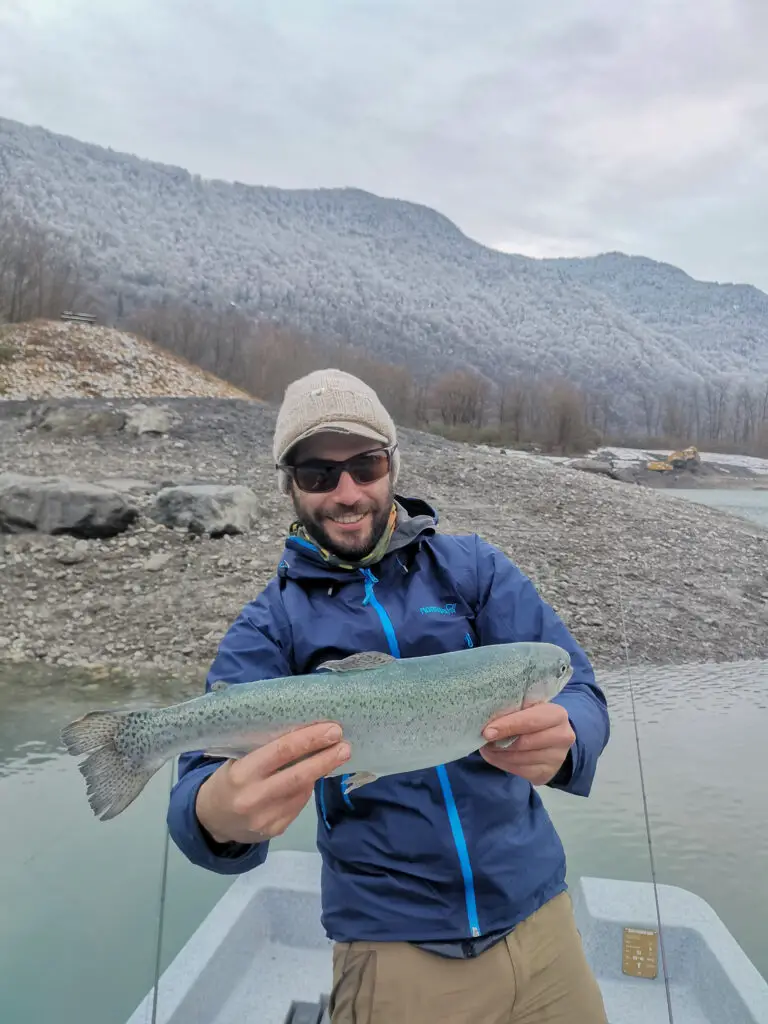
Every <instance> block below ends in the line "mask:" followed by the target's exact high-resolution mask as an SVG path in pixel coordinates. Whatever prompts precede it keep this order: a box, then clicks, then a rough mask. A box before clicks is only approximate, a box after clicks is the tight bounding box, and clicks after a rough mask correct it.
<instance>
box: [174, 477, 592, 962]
mask: <svg viewBox="0 0 768 1024" xmlns="http://www.w3.org/2000/svg"><path fill="white" fill-rule="evenodd" d="M397 500H398V502H399V505H400V522H399V525H398V527H397V529H396V531H395V534H394V535H393V538H392V542H391V543H390V547H389V549H388V552H387V554H386V555H385V556H384V558H383V559H382V560H381V561H380V562H379V563H378V564H377V565H375V566H374V567H373V571H372V570H371V569H365V570H354V571H350V570H344V569H339V568H335V567H334V566H332V565H329V564H327V563H326V562H325V561H324V560H323V558H322V557H321V556H320V555H319V554H318V553H317V552H316V550H315V549H314V548H313V547H312V546H311V545H308V544H307V543H306V542H302V541H301V540H299V539H297V538H288V540H287V541H286V544H285V548H284V552H283V557H282V560H281V562H280V564H279V567H278V570H277V573H276V575H275V577H274V578H273V579H271V580H270V582H269V583H268V584H267V586H266V587H265V589H264V590H263V591H262V593H261V594H259V595H258V597H256V599H255V600H253V601H251V602H249V603H248V604H247V605H246V606H245V607H244V608H243V610H242V612H241V613H240V615H239V616H238V618H237V619H236V620H235V622H234V623H233V625H232V626H231V627H230V629H229V630H228V632H227V633H226V635H225V636H224V638H223V640H222V642H221V645H220V647H219V650H218V653H217V656H216V658H215V660H214V662H213V664H212V666H211V669H210V672H209V674H208V678H207V682H206V688H208V687H210V685H211V684H212V683H213V682H215V681H216V680H218V679H225V680H227V681H228V682H234V683H237V682H246V681H248V680H253V679H259V678H270V677H275V676H285V675H290V674H296V673H307V672H312V671H314V670H315V669H316V668H317V667H318V665H319V664H320V663H321V662H323V661H326V660H328V659H331V658H344V657H347V656H348V655H350V654H354V653H356V652H358V651H366V650H370V651H384V652H386V653H390V654H392V655H394V656H395V657H398V658H410V657H415V656H418V655H425V654H437V653H440V652H443V651H452V650H457V649H459V648H462V647H471V646H473V645H476V644H498V643H510V642H513V641H519V640H542V641H549V642H551V643H555V644H559V645H560V646H562V647H563V648H565V649H566V650H567V651H569V652H570V655H571V660H572V664H573V666H574V672H573V676H572V678H571V680H570V681H569V683H568V684H567V686H566V687H565V689H564V690H563V691H562V692H561V693H560V694H559V695H558V697H557V698H556V702H557V703H559V704H562V705H563V706H564V707H565V708H566V709H567V711H568V716H569V719H570V722H571V725H572V727H573V730H574V732H575V734H576V740H575V743H574V744H573V747H572V748H571V751H570V753H569V755H568V758H567V759H566V762H565V764H564V765H563V768H562V769H561V770H560V772H558V775H557V776H556V777H555V779H553V780H552V781H551V782H550V783H549V785H550V786H552V787H553V788H556V789H561V790H565V791H567V792H569V793H573V794H576V795H579V796H588V794H589V792H590V788H591V785H592V781H593V778H594V775H595V769H596V767H597V761H598V757H599V756H600V754H601V752H602V750H603V749H604V747H605V745H606V743H607V742H608V738H609V732H610V727H609V718H608V711H607V707H606V700H605V696H604V694H603V692H602V690H601V689H600V687H599V686H598V685H597V684H596V682H595V677H594V673H593V670H592V667H591V665H590V663H589V661H588V659H587V657H586V655H585V653H584V651H583V650H582V649H581V647H580V646H579V645H578V644H577V643H576V641H575V640H574V638H573V637H572V636H571V634H570V632H569V631H568V629H567V628H566V626H565V625H564V623H563V622H562V621H561V619H560V618H559V617H558V616H557V615H556V614H555V612H554V611H553V609H552V608H551V607H550V606H549V605H548V604H547V603H546V602H544V601H543V600H542V599H541V597H540V596H539V594H538V592H537V590H536V588H535V587H534V585H533V583H532V582H531V581H530V580H529V579H528V578H527V577H526V576H525V575H524V574H523V573H522V572H521V571H520V570H519V569H518V568H517V567H516V566H515V565H514V564H513V563H512V562H511V561H510V560H509V559H508V558H507V556H506V555H504V554H503V553H502V552H501V551H499V550H498V549H497V548H495V547H494V546H492V545H491V544H489V543H487V542H486V541H484V540H482V539H481V538H480V537H478V536H477V535H475V534H471V535H468V536H451V535H440V534H439V533H438V532H437V530H436V525H437V515H436V513H435V512H434V510H433V509H432V508H431V507H430V506H429V505H428V504H427V503H426V502H424V501H421V500H420V499H412V498H411V499H408V498H402V497H399V496H398V498H397ZM339 685H340V686H343V685H344V681H343V675H342V676H341V677H340V679H339ZM220 763H221V760H220V759H215V758H210V757H205V756H204V755H203V753H202V752H201V751H197V752H190V753H187V754H184V755H182V756H181V757H180V758H179V775H178V781H177V782H176V784H175V786H174V788H173V790H172V793H171V797H170V805H169V810H168V819H167V820H168V826H169V831H170V834H171V837H172V839H173V841H174V842H175V843H176V845H177V846H178V847H179V849H180V850H181V851H182V853H183V854H184V855H185V856H186V857H187V858H189V860H190V861H192V862H193V863H194V864H197V865H200V866H202V867H204V868H207V869H209V870H211V871H216V872H219V873H221V874H238V873H241V872H245V871H249V870H251V869H253V868H256V867H258V865H260V864H262V863H263V862H264V860H265V858H266V857H267V854H268V849H269V843H268V842H263V843H259V844H256V845H253V846H244V845H240V844H236V843H232V844H227V845H226V846H218V845H217V844H214V843H213V842H212V840H211V839H210V838H209V837H208V836H207V834H206V833H204V831H203V830H202V829H201V827H200V824H199V822H198V821H197V818H196V816H195V811H194V805H195V797H196V795H197V790H198V788H199V787H200V785H201V783H202V782H203V781H204V780H205V779H206V777H207V776H208V775H209V774H210V773H211V772H212V771H214V770H215V769H216V768H217V767H218V765H219V764H220ZM315 802H316V807H317V812H318V829H317V846H318V849H319V852H320V854H321V856H322V864H323V867H322V876H321V884H322V908H323V910H322V922H323V926H324V928H325V930H326V934H327V935H328V936H329V937H330V938H332V939H335V940H337V941H353V940H355V939H361V940H410V941H424V942H431V941H440V940H462V939H466V938H469V937H472V936H484V935H488V934H489V933H494V932H498V931H499V930H508V929H510V928H512V927H514V925H516V924H517V923H518V922H519V921H521V920H523V919H524V918H526V917H528V916H529V915H530V914H531V913H533V912H534V911H535V910H537V909H538V908H539V907H540V906H541V905H542V904H544V903H545V902H546V901H547V900H549V899H551V898H552V897H553V896H555V895H556V894H557V893H559V892H561V891H562V890H564V889H565V888H566V882H565V874H566V862H565V854H564V850H563V847H562V845H561V842H560V839H559V837H558V835H557V832H556V831H555V828H554V826H553V824H552V821H551V819H550V817H549V815H548V813H547V811H546V809H545V807H544V805H543V804H542V801H541V798H540V796H539V794H538V793H537V791H536V789H535V788H534V787H533V786H532V785H531V784H530V783H529V782H528V781H526V780H525V779H522V778H520V777H518V776H515V775H512V774H509V773H507V772H503V771H501V770H499V769H497V768H495V767H493V766H491V765H489V764H487V763H486V761H484V760H483V758H482V757H481V756H480V754H479V753H478V752H474V753H473V754H471V755H470V756H469V757H465V758H462V759H461V760H458V761H453V762H450V763H448V764H444V765H441V766H440V767H438V768H436V769H429V770H426V771H419V772H409V773H402V774H399V775H395V776H389V777H384V778H380V779H377V780H376V781H375V782H372V783H370V784H368V785H366V786H363V787H361V788H360V789H359V790H355V791H353V792H352V793H350V794H349V795H348V796H347V797H345V796H344V795H343V794H342V792H341V777H337V778H333V779H322V780H320V781H319V782H318V783H317V785H316V787H315Z"/></svg>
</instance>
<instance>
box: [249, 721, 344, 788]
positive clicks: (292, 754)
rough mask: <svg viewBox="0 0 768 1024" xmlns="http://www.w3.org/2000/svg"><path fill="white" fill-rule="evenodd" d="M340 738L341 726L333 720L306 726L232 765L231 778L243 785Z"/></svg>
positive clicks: (267, 775) (273, 741) (300, 759)
mask: <svg viewBox="0 0 768 1024" xmlns="http://www.w3.org/2000/svg"><path fill="white" fill-rule="evenodd" d="M340 739H341V728H340V727H339V726H338V725H336V724H335V723H333V722H319V723H317V724H314V725H307V726H302V727H301V728H300V729H294V730H292V731H291V732H288V733H286V734H285V735H284V736H280V737H278V738H277V739H275V740H272V741H270V742H269V743H266V744H265V745H264V746H263V747H259V748H258V750H253V751H251V753H250V754H247V755H246V756H245V757H243V758H240V759H239V760H238V761H236V762H234V764H232V766H231V768H230V778H231V779H232V781H233V783H234V784H235V785H239V786H241V785H245V784H247V783H248V782H249V781H251V780H252V779H256V778H259V779H265V778H268V777H269V776H270V775H272V774H273V773H274V772H276V771H278V770H279V769H280V768H283V767H284V766H285V765H289V764H292V763H295V762H297V761H302V760H303V759H304V758H308V757H310V756H311V755H312V754H315V753H317V752H318V751H322V750H325V749H327V748H329V747H331V746H333V745H335V744H337V743H338V742H339V740H340Z"/></svg>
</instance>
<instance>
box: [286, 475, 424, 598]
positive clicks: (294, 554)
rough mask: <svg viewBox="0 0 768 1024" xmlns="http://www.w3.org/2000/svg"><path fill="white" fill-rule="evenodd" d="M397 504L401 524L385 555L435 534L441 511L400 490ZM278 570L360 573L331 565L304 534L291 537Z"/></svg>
mask: <svg viewBox="0 0 768 1024" xmlns="http://www.w3.org/2000/svg"><path fill="white" fill-rule="evenodd" d="M395 505H396V506H397V525H396V526H395V529H394V532H393V534H392V537H391V539H390V542H389V547H388V548H387V551H386V554H385V555H384V558H388V557H389V556H390V555H392V554H394V553H395V552H397V551H402V550H404V549H405V548H407V547H409V546H410V545H411V544H418V543H420V541H421V540H422V539H423V538H424V537H431V536H433V535H434V534H435V532H436V528H437V522H438V514H437V511H436V510H435V509H434V508H433V507H432V506H431V505H430V504H429V503H428V502H426V501H424V500H423V499H422V498H406V497H403V496H402V495H399V494H396V495H395ZM277 574H278V576H283V577H289V578H291V579H302V578H303V579H331V580H335V581H342V580H346V579H350V578H353V577H354V576H355V575H356V574H357V570H350V569H344V568H342V567H340V566H336V565H330V564H329V563H328V562H326V561H325V559H324V558H323V556H322V555H321V554H320V552H319V551H318V550H317V548H315V547H314V545H312V544H309V543H307V541H305V540H302V539H301V538H300V537H288V538H287V540H286V542H285V546H284V548H283V554H282V558H281V560H280V564H279V565H278V568H277Z"/></svg>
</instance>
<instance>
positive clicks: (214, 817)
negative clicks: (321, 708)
mask: <svg viewBox="0 0 768 1024" xmlns="http://www.w3.org/2000/svg"><path fill="white" fill-rule="evenodd" d="M340 740H341V729H340V728H339V726H338V725H335V724H332V723H330V722H325V723H322V724H319V725H309V726H304V727H302V728H300V729H295V730H294V731H293V732H289V733H287V734H286V735H285V736H281V737H280V738H279V739H276V740H272V741H271V742H270V743H267V744H265V745H264V746H263V747H259V748H258V749H257V750H253V751H251V753H249V754H247V755H246V756H245V757H242V758H240V759H239V760H232V761H225V762H224V763H223V764H222V765H221V767H219V768H217V769H216V771H215V772H213V773H212V774H211V775H210V776H209V777H208V778H207V779H206V780H205V782H204V783H203V784H202V786H201V787H200V789H199V790H198V793H197V800H196V804H195V812H196V814H197V819H198V821H199V822H200V824H201V825H202V826H203V828H204V829H205V830H206V831H207V832H208V834H209V835H210V836H211V837H212V839H213V840H214V841H215V842H218V843H226V842H238V843H248V844H250V843H257V842H262V841H263V840H265V839H273V838H274V837H275V836H279V835H282V834H283V832H284V831H285V830H286V829H287V828H288V826H289V825H290V824H291V822H292V821H293V820H294V819H295V818H296V817H297V816H298V814H299V813H300V811H301V810H302V808H303V807H304V806H305V805H306V803H307V802H308V800H309V798H310V797H311V796H312V790H313V788H314V785H315V782H316V781H317V780H318V779H320V778H322V777H323V776H324V775H329V774H330V773H331V772H332V771H334V769H336V768H338V767H339V765H341V764H343V763H344V762H345V761H346V760H347V759H348V758H349V753H350V751H349V744H348V743H342V742H339V741H340Z"/></svg>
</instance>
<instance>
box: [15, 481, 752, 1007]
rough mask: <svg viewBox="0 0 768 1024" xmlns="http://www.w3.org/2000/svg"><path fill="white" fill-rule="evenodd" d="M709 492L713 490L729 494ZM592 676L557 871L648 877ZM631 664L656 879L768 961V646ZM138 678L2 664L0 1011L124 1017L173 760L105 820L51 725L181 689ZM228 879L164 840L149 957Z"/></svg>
mask: <svg viewBox="0 0 768 1024" xmlns="http://www.w3.org/2000/svg"><path fill="white" fill-rule="evenodd" d="M675 493H677V494H679V493H680V492H675ZM702 493H706V492H701V491H696V492H693V493H692V494H691V497H695V500H701V496H702ZM713 493H714V494H715V496H716V498H717V499H718V500H717V502H713V503H717V504H722V502H723V500H724V499H726V498H727V499H731V498H733V497H735V496H736V495H735V494H734V492H722V491H719V492H713ZM753 494H755V495H758V496H759V497H760V498H761V500H762V502H763V504H762V506H761V508H762V512H761V511H760V509H758V508H757V506H755V507H756V510H757V514H764V515H765V516H766V518H768V492H740V493H739V494H738V497H739V498H740V499H742V501H743V500H744V496H745V495H747V501H746V503H745V505H744V506H743V507H750V506H749V503H750V501H751V495H753ZM742 514H743V513H742ZM750 518H752V516H750ZM766 525H768V523H766ZM599 678H600V681H601V683H602V684H603V685H604V687H605V689H606V692H607V696H608V700H609V705H610V710H611V716H612V723H613V737H612V740H611V743H610V744H609V746H608V748H607V750H606V752H605V754H604V756H603V758H602V761H601V765H600V769H599V772H598V778H597V782H596V785H595V788H594V790H593V794H592V796H591V797H590V798H589V800H583V799H579V798H575V797H569V796H567V795H565V794H561V793H552V792H549V791H544V792H543V793H542V796H543V797H544V799H545V801H546V803H547V806H548V807H549V810H550V813H551V814H552V816H553V818H554V821H555V824H556V826H557V827H558V830H559V831H560V834H561V836H562V838H563V841H564V843H565V846H566V850H567V853H568V859H569V875H570V877H571V878H575V877H577V876H578V875H581V874H589V875H603V876H607V877H618V878H632V879H640V880H650V863H649V856H648V841H647V835H646V830H645V822H644V816H643V805H642V800H641V790H640V777H639V770H638V762H637V751H636V745H635V733H634V726H633V721H632V715H631V707H630V700H629V689H628V674H627V672H626V671H613V672H610V673H599ZM631 678H632V683H633V686H634V692H635V698H636V701H637V711H638V723H639V731H640V741H641V752H642V755H643V765H644V770H645V781H646V788H647V796H648V803H649V808H650V821H651V837H652V840H653V845H654V853H655V857H656V868H657V876H658V880H659V881H662V882H667V883H672V884H677V885H682V886H684V887H686V888H689V889H692V890H693V891H694V892H696V893H698V894H699V895H700V896H702V897H703V898H704V899H706V900H707V901H708V902H709V903H710V904H711V905H712V906H713V907H714V909H715V910H716V911H717V913H718V914H720V916H721V917H722V918H723V920H724V922H725V924H726V926H727V927H728V928H729V929H730V930H731V932H732V933H733V935H734V936H735V938H736V939H737V941H738V942H740V943H741V945H742V946H743V947H744V949H745V950H746V952H747V953H748V955H749V956H750V957H751V959H752V960H753V962H754V963H755V964H756V966H757V967H758V969H759V970H760V971H761V972H762V973H763V974H764V975H765V976H766V977H767V978H768V881H766V875H765V865H766V864H768V787H767V786H766V782H765V778H766V773H765V754H764V750H765V738H766V736H767V735H768V662H740V663H736V664H729V665H696V666H684V667H679V666H678V667H668V668H664V669H657V668H654V669H649V668H645V667H643V668H640V667H639V666H632V677H631ZM149 685H150V684H149V683H147V684H144V685H141V684H131V685H128V684H126V683H120V682H115V681H108V680H104V681H101V682H98V681H97V682H94V681H92V680H91V679H88V678H85V677H84V676H82V675H78V674H77V673H72V672H70V673H63V672H62V671H61V670H51V669H43V668H40V667H34V668H33V669H28V668H26V669H23V668H18V669H17V668H16V667H10V666H4V667H3V670H2V672H1V673H0V822H1V823H2V835H3V840H4V842H3V853H2V857H1V858H0V1022H2V1024H38V1022H46V1024H47V1022H48V1021H54V1020H55V1021H56V1024H124V1022H125V1020H126V1019H127V1017H128V1016H129V1015H130V1014H131V1012H132V1011H133V1009H134V1008H135V1006H136V1004H137V1003H138V1002H139V1001H140V999H141V998H142V997H143V996H144V994H145V993H146V992H147V991H148V990H149V989H150V987H151V985H152V983H153V980H154V976H155V968H156V961H157V958H158V942H159V927H160V917H161V912H160V906H161V902H160V901H161V876H162V867H163V858H164V854H165V849H166V847H165V838H166V836H165V821H164V816H165V807H166V802H167V793H168V788H169V786H170V784H171V778H172V776H171V772H172V766H171V765H166V766H165V768H164V769H163V770H161V772H159V773H158V774H157V775H156V776H155V777H154V778H153V779H152V781H151V782H150V784H149V786H148V787H147V789H146V790H145V791H144V793H143V794H142V795H141V797H140V799H139V800H137V801H136V802H135V803H134V804H133V805H132V806H131V807H130V808H129V809H128V810H127V811H126V812H125V813H124V814H122V815H121V816H119V817H118V818H117V819H115V820H114V821H111V822H106V823H103V822H100V821H98V820H96V819H95V818H94V817H93V815H92V813H91V811H90V808H89V806H88V804H87V800H86V797H85V787H84V783H83V780H82V777H81V776H80V774H79V772H78V770H77V764H76V762H75V760H74V759H72V758H69V757H67V756H66V755H64V753H63V748H62V746H61V744H60V742H59V738H58V733H59V729H60V728H61V726H62V725H63V724H65V723H66V722H67V721H69V720H70V719H71V718H74V717H76V716H77V715H79V714H82V713H83V712H84V711H86V710H89V709H91V708H94V707H102V706H108V705H110V704H115V705H121V706H124V705H127V704H135V705H136V706H138V705H140V704H142V703H145V702H146V701H147V700H148V699H149V697H150V695H151V700H152V702H157V703H163V702H170V701H172V700H178V699H183V698H184V696H186V695H187V694H188V693H189V690H188V689H187V690H186V691H181V690H180V688H179V686H178V684H177V683H174V682H173V681H168V682H165V683H163V684H162V685H160V686H158V684H157V681H156V680H153V681H152V683H151V689H150V688H149ZM314 838H315V815H314V810H313V808H312V806H311V805H310V807H309V808H307V810H306V811H305V812H304V813H303V814H302V815H301V817H300V818H299V820H298V821H297V822H296V823H295V824H294V826H293V827H292V828H291V829H290V830H289V831H288V833H286V835H285V836H283V837H282V839H281V840H279V841H278V842H276V843H275V844H274V847H275V848H276V849H279V848H286V847H287V848H293V849H306V850H313V849H314ZM229 884H231V879H230V878H224V877H218V876H216V875H213V874H210V873H207V872H205V871H202V870H201V869H198V868H195V867H193V866H192V865H190V864H189V863H187V862H186V861H185V860H184V859H183V858H182V857H181V856H180V855H179V854H178V853H177V852H176V850H175V848H174V847H173V846H172V845H171V846H170V849H169V865H168V879H167V886H166V890H165V892H164V894H163V896H164V902H163V922H162V943H161V944H160V948H159V963H160V968H161V969H162V968H164V967H165V966H166V965H167V963H168V962H169V961H170V960H171V959H172V958H173V956H174V955H175V954H176V952H177V951H178V950H179V948H180V947H181V946H182V945H183V943H184V942H185V941H186V939H187V938H188V937H189V935H190V934H191V933H192V931H193V930H194V929H195V927H196V926H197V925H198V924H199V922H200V921H201V920H202V918H203V917H204V915H205V913H206V912H207V911H208V910H209V909H210V908H211V907H212V906H213V904H214V903H215V901H216V900H217V899H218V898H219V896H220V895H221V894H222V893H223V892H224V891H225V889H226V888H227V886H228V885H229Z"/></svg>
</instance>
